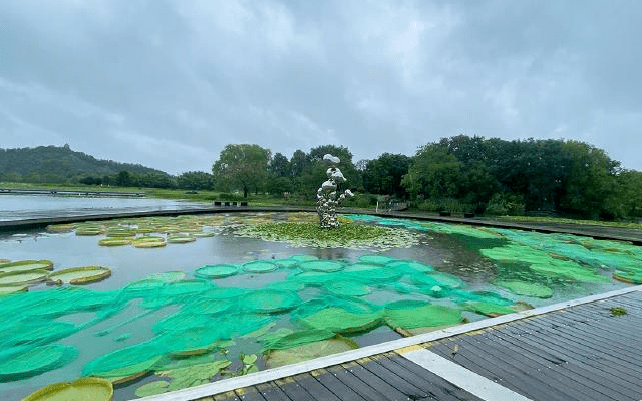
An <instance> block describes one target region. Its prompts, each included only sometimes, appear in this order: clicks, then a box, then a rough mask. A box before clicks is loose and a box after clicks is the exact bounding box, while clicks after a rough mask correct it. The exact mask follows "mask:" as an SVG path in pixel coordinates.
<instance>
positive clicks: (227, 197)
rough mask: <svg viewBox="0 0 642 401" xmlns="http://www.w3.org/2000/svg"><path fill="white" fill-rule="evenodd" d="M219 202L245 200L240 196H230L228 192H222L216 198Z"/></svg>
mask: <svg viewBox="0 0 642 401" xmlns="http://www.w3.org/2000/svg"><path fill="white" fill-rule="evenodd" d="M218 198H219V199H220V200H223V201H230V202H241V201H244V200H245V199H244V198H243V195H241V194H231V193H229V192H223V193H222V194H220V195H219V196H218Z"/></svg>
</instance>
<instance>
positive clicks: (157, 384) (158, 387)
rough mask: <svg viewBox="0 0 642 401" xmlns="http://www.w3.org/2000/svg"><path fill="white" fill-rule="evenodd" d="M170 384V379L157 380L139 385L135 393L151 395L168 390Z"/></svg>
mask: <svg viewBox="0 0 642 401" xmlns="http://www.w3.org/2000/svg"><path fill="white" fill-rule="evenodd" d="M168 386H169V382H168V381H165V380H157V381H153V382H150V383H147V384H145V385H142V386H140V387H138V388H137V389H136V391H135V392H134V394H135V395H136V396H137V397H149V396H152V395H158V394H162V393H166V392H168V391H169V389H168Z"/></svg>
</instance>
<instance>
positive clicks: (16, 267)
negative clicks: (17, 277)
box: [0, 259, 53, 273]
mask: <svg viewBox="0 0 642 401" xmlns="http://www.w3.org/2000/svg"><path fill="white" fill-rule="evenodd" d="M52 269H53V262H52V261H50V260H44V259H43V260H17V261H15V262H6V263H0V273H12V272H18V271H27V270H52Z"/></svg>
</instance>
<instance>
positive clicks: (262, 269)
mask: <svg viewBox="0 0 642 401" xmlns="http://www.w3.org/2000/svg"><path fill="white" fill-rule="evenodd" d="M278 268H279V267H278V266H277V265H275V264H274V263H270V262H263V261H256V262H248V263H246V264H244V265H243V270H245V271H246V272H249V273H268V272H271V271H274V270H276V269H278Z"/></svg>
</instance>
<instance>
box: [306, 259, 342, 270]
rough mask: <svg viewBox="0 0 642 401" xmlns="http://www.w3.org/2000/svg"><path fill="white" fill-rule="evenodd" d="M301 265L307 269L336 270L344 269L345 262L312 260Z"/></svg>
mask: <svg viewBox="0 0 642 401" xmlns="http://www.w3.org/2000/svg"><path fill="white" fill-rule="evenodd" d="M299 266H300V267H301V268H302V269H303V270H305V271H318V272H336V271H339V270H341V269H343V266H344V264H343V263H341V262H337V261H334V260H311V261H309V262H303V263H301V264H300V265H299Z"/></svg>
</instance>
